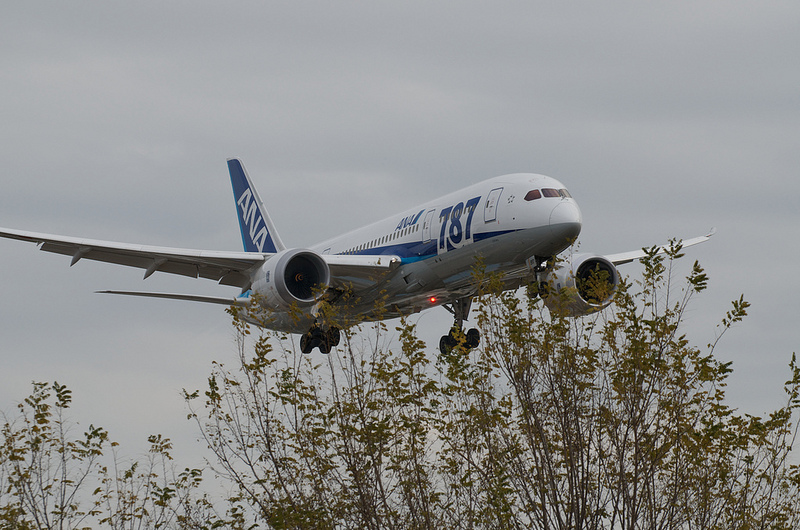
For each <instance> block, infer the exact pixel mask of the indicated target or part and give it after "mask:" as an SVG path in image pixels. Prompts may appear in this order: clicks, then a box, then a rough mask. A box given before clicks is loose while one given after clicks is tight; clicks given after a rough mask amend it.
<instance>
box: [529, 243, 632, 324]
mask: <svg viewBox="0 0 800 530" xmlns="http://www.w3.org/2000/svg"><path fill="white" fill-rule="evenodd" d="M618 284H619V273H618V272H617V268H616V267H615V266H614V264H613V263H611V262H610V261H609V260H608V259H606V258H605V257H603V256H594V255H590V254H580V255H576V256H573V257H572V259H571V260H569V261H566V262H562V263H559V264H557V265H556V267H555V268H554V269H553V270H552V271H551V272H550V273H549V274H548V275H547V278H546V279H545V281H544V282H542V285H541V286H540V289H539V292H540V294H541V296H542V299H543V300H544V303H545V305H546V306H547V308H548V309H549V310H550V311H551V312H553V311H556V312H564V313H566V315H567V316H571V317H578V316H583V315H588V314H590V313H594V312H595V311H599V310H601V309H603V308H604V307H606V306H607V305H608V304H610V303H611V299H612V298H613V296H614V290H615V289H616V288H617V285H618Z"/></svg>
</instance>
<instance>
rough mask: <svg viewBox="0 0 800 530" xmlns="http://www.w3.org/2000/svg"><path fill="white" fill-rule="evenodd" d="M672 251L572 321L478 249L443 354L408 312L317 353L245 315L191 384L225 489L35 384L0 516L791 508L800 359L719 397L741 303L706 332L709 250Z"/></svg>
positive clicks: (714, 521)
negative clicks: (114, 439) (133, 452)
mask: <svg viewBox="0 0 800 530" xmlns="http://www.w3.org/2000/svg"><path fill="white" fill-rule="evenodd" d="M680 257H682V254H681V248H680V244H679V243H673V245H672V247H671V248H670V250H669V252H667V253H666V255H659V254H657V253H656V251H655V249H653V251H651V252H650V254H649V256H648V257H647V258H646V259H644V260H643V263H644V268H643V273H642V275H641V277H640V278H638V279H637V280H636V281H633V282H631V281H626V282H623V283H622V285H620V287H619V288H618V290H617V291H616V293H615V295H614V297H615V298H614V303H613V304H612V306H610V307H609V308H608V309H606V310H604V311H601V312H599V313H595V314H593V315H590V316H587V317H583V318H579V319H573V318H568V317H567V316H566V315H561V314H558V312H557V310H556V311H553V312H550V311H548V310H546V309H543V307H544V306H543V304H542V302H541V299H540V297H539V296H537V292H538V291H539V290H540V289H538V288H528V289H522V290H520V291H519V292H508V291H506V292H503V291H502V289H501V285H502V278H499V277H496V276H493V275H488V274H485V273H484V272H482V271H481V270H480V268H479V267H478V268H477V269H476V272H475V274H476V280H477V281H479V282H480V285H481V286H482V287H481V289H482V290H481V296H480V297H479V298H478V307H477V308H476V310H475V313H474V316H475V317H476V319H477V322H478V326H479V327H480V329H481V330H482V335H483V338H482V342H481V345H480V347H478V348H476V349H474V350H468V349H466V348H464V347H463V346H457V347H456V348H454V349H453V351H452V352H450V353H448V354H447V355H442V354H439V353H438V352H437V353H432V352H431V349H430V348H428V347H427V346H426V344H425V343H424V342H423V341H421V340H420V339H419V337H418V336H417V334H416V330H415V326H414V325H413V324H411V323H409V322H408V321H403V320H401V321H400V323H399V325H398V326H397V327H396V328H395V329H389V328H388V326H387V325H386V323H384V322H378V323H374V324H364V325H362V326H356V327H353V328H350V330H349V331H347V332H345V333H344V337H343V340H342V344H341V345H340V346H339V348H338V349H337V350H336V351H334V353H332V354H331V355H328V356H321V357H320V356H315V355H312V356H306V355H302V354H300V353H299V352H298V350H299V348H296V347H295V344H294V342H293V339H292V338H291V337H287V336H282V335H280V334H276V333H271V332H264V331H261V330H259V329H257V328H251V327H250V326H248V325H247V324H246V323H244V321H243V320H240V319H239V318H236V316H234V325H235V327H236V330H237V336H238V346H239V349H238V353H239V356H238V359H237V362H236V363H234V366H233V367H232V368H229V367H227V366H226V365H224V364H222V363H217V364H215V365H214V366H213V368H212V373H211V375H210V377H209V379H208V387H207V389H205V390H203V391H195V392H191V393H190V392H186V394H185V398H186V400H187V403H188V406H189V410H190V414H189V416H190V418H192V419H193V420H194V421H196V422H197V425H198V427H199V430H200V433H201V435H202V437H203V438H204V439H205V441H206V442H207V443H208V446H209V449H210V457H209V467H210V468H211V470H213V473H214V475H215V477H218V478H219V479H220V480H222V482H223V486H224V490H225V492H226V495H225V497H227V498H224V499H223V500H220V501H217V502H212V500H211V499H212V498H213V496H210V495H209V494H208V493H204V492H203V490H202V486H203V483H202V473H201V471H200V470H198V469H186V470H184V471H183V472H180V473H178V472H176V471H175V469H174V467H173V465H172V456H171V455H170V450H171V446H170V444H169V440H167V439H166V438H162V437H160V436H153V437H151V438H150V440H149V441H150V446H151V448H150V452H149V453H148V456H147V457H146V458H145V459H144V460H143V461H142V462H127V463H125V464H124V465H123V464H121V463H120V462H119V460H118V459H117V458H116V456H115V449H114V445H115V444H112V443H111V442H110V441H109V439H108V435H107V433H106V432H105V431H104V430H102V429H99V428H94V427H91V426H90V428H89V430H88V431H87V432H86V433H84V434H83V435H82V436H78V437H73V436H71V429H70V428H69V425H68V422H66V420H65V419H64V412H65V410H66V409H67V408H68V406H69V404H70V401H71V396H70V393H69V391H68V390H67V389H66V388H65V387H63V386H59V385H58V384H54V385H46V384H35V385H34V391H33V393H32V395H31V396H30V397H29V398H27V399H26V400H25V401H24V402H23V403H21V404H20V405H19V408H18V413H17V415H16V417H13V418H8V417H6V418H5V421H4V425H3V430H2V439H0V443H2V446H1V447H0V528H79V527H81V526H91V525H92V524H93V523H95V522H96V523H97V524H100V525H102V526H109V527H113V528H214V527H223V526H224V527H229V528H242V529H243V528H252V527H267V528H323V529H324V528H331V529H333V528H344V529H347V528H353V529H356V528H357V529H362V528H540V529H562V528H563V529H566V528H570V529H571V528H581V529H599V528H609V529H611V528H613V529H638V528H659V529H673V528H680V529H726V528H798V527H800V507H799V506H800V470H799V469H798V466H797V465H794V464H792V463H791V461H790V459H789V456H790V451H791V448H792V445H793V443H794V439H795V436H796V434H797V423H798V422H797V420H798V418H797V416H798V408H800V367H798V365H797V363H796V360H795V359H794V357H793V358H792V361H791V363H790V372H791V374H790V378H789V380H788V381H787V382H786V384H785V389H786V402H785V404H784V406H782V407H781V408H779V409H778V410H776V411H774V412H772V413H770V414H768V415H765V416H764V417H755V416H751V415H747V414H741V413H739V412H738V411H736V410H735V409H732V408H731V407H730V406H729V405H727V404H726V402H725V385H726V379H727V377H728V376H729V374H730V373H731V365H730V363H727V362H722V361H720V360H719V359H718V356H719V355H718V353H716V350H717V349H718V344H719V340H720V338H721V337H722V335H724V334H725V332H726V331H727V330H728V329H729V328H730V327H731V326H732V325H734V324H736V323H737V322H739V321H741V320H742V319H743V318H744V317H745V315H746V313H747V308H748V303H747V302H746V301H745V300H744V299H743V298H739V299H738V300H736V301H734V302H733V304H732V307H731V309H730V310H729V311H728V312H727V313H726V314H725V316H724V317H723V319H722V321H721V323H720V325H719V328H718V331H717V338H716V340H715V341H714V342H713V344H709V345H708V346H707V347H705V348H698V347H696V346H694V345H692V344H691V343H690V341H689V340H688V339H687V338H686V336H685V335H684V334H683V332H682V325H683V322H684V318H685V312H686V308H687V306H688V304H689V303H690V300H691V298H692V296H693V295H695V294H696V293H698V292H700V291H703V290H704V289H705V288H706V286H707V282H708V278H707V277H706V275H705V273H704V271H703V270H702V268H701V267H700V266H699V265H698V264H697V263H695V264H694V265H693V266H692V268H691V272H690V273H689V275H688V278H686V280H685V281H682V282H679V284H678V285H675V282H674V280H673V275H674V271H675V267H674V265H675V263H676V260H678V259H679V258H680ZM599 284H602V282H599ZM543 292H548V291H547V290H543ZM549 296H558V295H555V294H550V295H549ZM550 305H551V307H559V304H550ZM565 305H566V304H565ZM233 314H234V315H236V313H235V312H233ZM109 456H111V462H112V463H111V464H108V458H109ZM206 471H208V470H206Z"/></svg>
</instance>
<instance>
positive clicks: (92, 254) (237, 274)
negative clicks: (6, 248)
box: [0, 228, 271, 287]
mask: <svg viewBox="0 0 800 530" xmlns="http://www.w3.org/2000/svg"><path fill="white" fill-rule="evenodd" d="M0 237H5V238H8V239H17V240H20V241H28V242H30V243H36V244H38V245H39V248H40V249H41V250H44V251H47V252H54V253H56V254H64V255H66V256H72V262H71V263H70V266H71V265H75V263H77V262H78V261H79V260H81V259H91V260H96V261H104V262H106V263H115V264H117V265H125V266H128V267H137V268H139V269H144V270H145V273H144V277H145V278H147V277H148V276H150V275H151V274H153V273H154V272H156V271H159V272H167V273H171V274H180V275H182V276H190V277H192V278H208V279H211V280H216V281H218V282H219V283H220V284H222V285H233V286H237V287H246V286H247V285H248V284H249V283H250V277H249V275H248V274H247V271H249V270H250V269H252V268H253V267H256V266H258V265H260V264H261V263H263V262H264V260H265V259H266V258H268V257H269V256H271V254H263V253H255V252H225V251H210V250H191V249H183V248H169V247H155V246H145V245H132V244H128V243H117V242H113V241H98V240H94V239H84V238H78V237H68V236H58V235H52V234H40V233H37V232H27V231H23V230H13V229H9V228H0Z"/></svg>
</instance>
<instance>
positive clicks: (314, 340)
mask: <svg viewBox="0 0 800 530" xmlns="http://www.w3.org/2000/svg"><path fill="white" fill-rule="evenodd" d="M340 338H341V332H340V331H339V328H336V327H330V328H328V329H326V330H323V329H322V328H321V327H320V326H319V325H317V324H314V327H312V328H311V329H310V330H308V331H307V332H305V333H303V335H302V336H301V337H300V351H301V352H303V353H311V351H312V350H313V349H314V348H319V351H320V353H330V352H331V348H333V347H335V346H338V345H339V339H340Z"/></svg>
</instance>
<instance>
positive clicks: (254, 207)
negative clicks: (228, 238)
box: [228, 158, 286, 253]
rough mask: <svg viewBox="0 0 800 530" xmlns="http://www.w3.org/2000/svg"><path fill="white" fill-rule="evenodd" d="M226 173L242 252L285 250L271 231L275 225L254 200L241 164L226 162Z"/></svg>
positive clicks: (259, 201)
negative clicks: (242, 246)
mask: <svg viewBox="0 0 800 530" xmlns="http://www.w3.org/2000/svg"><path fill="white" fill-rule="evenodd" d="M228 171H229V172H230V174H231V185H232V186H233V199H234V200H235V201H236V213H237V216H238V218H239V228H240V229H241V231H242V243H243V244H244V250H245V251H246V252H269V253H276V252H280V251H281V250H285V249H286V247H285V246H284V244H283V241H281V238H280V236H279V235H278V232H277V230H275V225H274V224H272V219H270V217H269V214H268V213H267V209H266V208H265V207H264V203H263V202H261V197H259V196H258V192H257V191H256V188H255V186H253V182H252V181H251V180H250V176H249V175H248V174H247V170H246V169H245V168H244V164H242V161H241V160H239V159H238V158H229V159H228Z"/></svg>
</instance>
